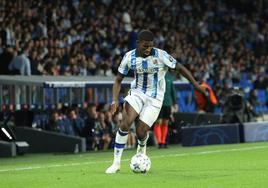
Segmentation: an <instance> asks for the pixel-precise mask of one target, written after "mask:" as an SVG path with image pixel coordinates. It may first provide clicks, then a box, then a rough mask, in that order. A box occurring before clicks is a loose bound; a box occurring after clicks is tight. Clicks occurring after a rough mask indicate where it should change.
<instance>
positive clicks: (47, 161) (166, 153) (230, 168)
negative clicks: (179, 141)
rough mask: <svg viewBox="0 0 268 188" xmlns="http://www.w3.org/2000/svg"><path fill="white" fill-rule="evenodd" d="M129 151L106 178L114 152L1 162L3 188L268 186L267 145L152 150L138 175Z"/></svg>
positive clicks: (28, 156)
mask: <svg viewBox="0 0 268 188" xmlns="http://www.w3.org/2000/svg"><path fill="white" fill-rule="evenodd" d="M134 153H135V150H125V151H124V155H123V161H122V166H121V171H120V172H119V173H117V174H105V173H104V171H105V169H106V168H107V167H108V166H109V165H110V164H111V161H112V156H113V152H112V150H110V151H107V152H88V153H85V154H57V155H55V154H26V155H24V156H18V157H15V158H0V188H31V187H34V188H61V187H63V188H84V187H85V188H94V187H100V188H105V187H108V188H113V187H117V188H118V187H126V188H132V187H133V188H136V187H137V188H141V187H146V188H148V187H149V188H156V187H161V188H165V187H167V188H171V187H176V188H180V187H182V188H188V187H191V188H202V187H205V188H207V187H213V188H214V187H216V188H219V187H224V188H225V187H230V188H237V187H241V188H247V187H250V188H251V187H254V188H255V187H256V188H261V187H263V188H267V187H268V143H267V142H259V143H250V144H233V145H216V146H201V147H181V146H179V145H176V146H171V147H169V148H168V149H161V150H159V149H157V148H156V147H149V148H148V150H147V153H148V156H149V157H150V158H151V161H152V166H151V169H150V171H149V172H148V173H146V174H135V173H133V172H132V171H131V170H130V168H129V161H130V158H131V156H132V155H134Z"/></svg>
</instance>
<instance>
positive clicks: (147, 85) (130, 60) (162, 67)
mask: <svg viewBox="0 0 268 188" xmlns="http://www.w3.org/2000/svg"><path fill="white" fill-rule="evenodd" d="M176 63H177V61H176V59H174V58H173V57H172V56H171V55H169V54H168V53H167V52H166V51H164V50H161V49H158V48H153V49H152V52H151V55H150V56H147V57H146V58H143V57H140V56H137V53H136V49H134V50H131V51H129V52H127V53H126V54H125V56H124V58H123V59H122V61H121V64H120V66H119V67H118V71H119V72H120V73H121V74H123V75H127V74H128V71H129V70H130V69H131V70H133V71H134V74H135V79H134V80H133V81H132V83H131V89H133V90H138V91H141V92H143V93H144V94H146V95H148V96H150V97H152V98H155V99H157V100H158V101H160V102H161V103H162V101H163V97H164V93H165V88H166V83H165V74H166V72H167V71H168V68H172V69H174V68H175V66H176Z"/></svg>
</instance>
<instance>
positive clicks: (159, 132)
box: [154, 108, 163, 148]
mask: <svg viewBox="0 0 268 188" xmlns="http://www.w3.org/2000/svg"><path fill="white" fill-rule="evenodd" d="M162 117H163V108H161V111H160V113H159V116H158V119H157V121H156V122H155V124H154V135H155V138H156V141H157V144H158V147H159V148H162V130H161V125H162Z"/></svg>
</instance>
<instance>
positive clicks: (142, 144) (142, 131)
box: [136, 120, 151, 154]
mask: <svg viewBox="0 0 268 188" xmlns="http://www.w3.org/2000/svg"><path fill="white" fill-rule="evenodd" d="M150 128H151V127H150V126H148V125H147V124H146V123H144V122H143V121H141V120H139V125H138V126H137V128H136V135H137V138H138V147H137V153H142V154H146V145H147V140H148V138H149V134H148V131H149V130H150Z"/></svg>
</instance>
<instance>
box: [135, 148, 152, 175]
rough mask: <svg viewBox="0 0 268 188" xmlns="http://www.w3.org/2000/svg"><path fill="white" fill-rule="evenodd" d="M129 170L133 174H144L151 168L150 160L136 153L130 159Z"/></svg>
mask: <svg viewBox="0 0 268 188" xmlns="http://www.w3.org/2000/svg"><path fill="white" fill-rule="evenodd" d="M130 168H131V170H132V171H133V172H135V173H146V172H148V171H149V170H150V168H151V160H150V158H149V157H148V156H147V155H145V154H141V153H138V154H136V155H134V156H133V157H132V158H131V161H130Z"/></svg>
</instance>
